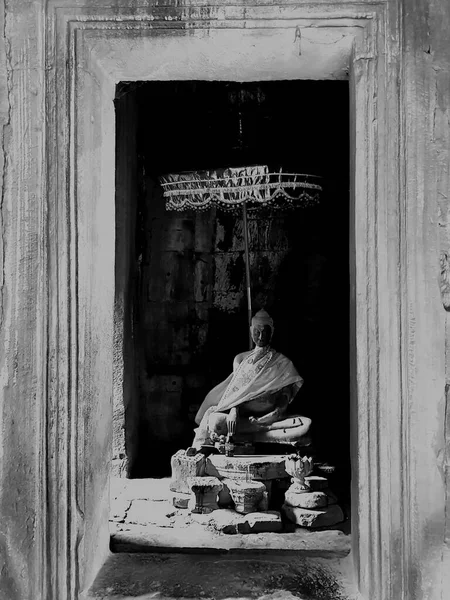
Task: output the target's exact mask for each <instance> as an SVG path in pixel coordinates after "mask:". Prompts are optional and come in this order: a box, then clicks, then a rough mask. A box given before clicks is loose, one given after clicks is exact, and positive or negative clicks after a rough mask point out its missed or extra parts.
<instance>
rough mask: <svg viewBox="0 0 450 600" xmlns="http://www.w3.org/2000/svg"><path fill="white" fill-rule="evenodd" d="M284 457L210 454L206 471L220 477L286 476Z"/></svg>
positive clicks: (257, 477) (274, 477) (258, 477)
mask: <svg viewBox="0 0 450 600" xmlns="http://www.w3.org/2000/svg"><path fill="white" fill-rule="evenodd" d="M284 461H285V457H284V456H283V455H273V456H270V455H269V456H225V455H223V454H212V455H210V456H209V457H208V461H207V463H206V467H205V469H206V472H207V473H208V474H211V475H214V476H215V477H219V478H220V479H223V478H229V479H234V480H237V479H241V480H249V479H252V480H258V481H264V480H266V479H281V478H284V477H288V475H287V473H286V469H285V464H284Z"/></svg>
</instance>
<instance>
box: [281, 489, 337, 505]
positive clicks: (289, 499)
mask: <svg viewBox="0 0 450 600" xmlns="http://www.w3.org/2000/svg"><path fill="white" fill-rule="evenodd" d="M285 503H286V504H288V505H289V506H294V507H297V508H309V509H315V508H325V507H326V506H328V496H327V495H326V494H325V493H324V492H304V493H303V494H297V493H296V492H291V491H290V490H288V491H287V492H286V495H285Z"/></svg>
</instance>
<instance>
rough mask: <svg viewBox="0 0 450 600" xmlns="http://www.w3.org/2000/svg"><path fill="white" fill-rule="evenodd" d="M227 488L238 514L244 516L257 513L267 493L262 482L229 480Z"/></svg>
mask: <svg viewBox="0 0 450 600" xmlns="http://www.w3.org/2000/svg"><path fill="white" fill-rule="evenodd" d="M227 486H228V489H229V490H230V494H231V497H232V499H233V502H234V507H235V510H236V512H238V513H242V514H247V513H251V512H257V511H258V510H259V506H260V503H261V501H262V500H263V498H264V492H266V493H267V490H266V486H265V485H264V483H263V482H262V481H240V480H237V481H235V480H233V479H227Z"/></svg>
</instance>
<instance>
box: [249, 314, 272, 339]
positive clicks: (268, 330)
mask: <svg viewBox="0 0 450 600" xmlns="http://www.w3.org/2000/svg"><path fill="white" fill-rule="evenodd" d="M250 332H251V334H252V340H253V341H254V342H255V344H256V346H258V347H259V348H263V347H264V346H267V345H268V344H269V343H270V340H271V338H272V334H273V319H272V318H271V316H270V315H269V314H268V313H267V312H266V311H265V310H264V309H262V310H259V311H258V312H257V313H256V314H255V315H254V316H253V318H252V325H251V327H250Z"/></svg>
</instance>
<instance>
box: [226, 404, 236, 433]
mask: <svg viewBox="0 0 450 600" xmlns="http://www.w3.org/2000/svg"><path fill="white" fill-rule="evenodd" d="M237 420H238V413H237V410H236V408H232V409H231V410H230V412H229V413H228V415H227V428H228V433H229V434H230V435H234V434H235V433H236V425H237Z"/></svg>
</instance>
